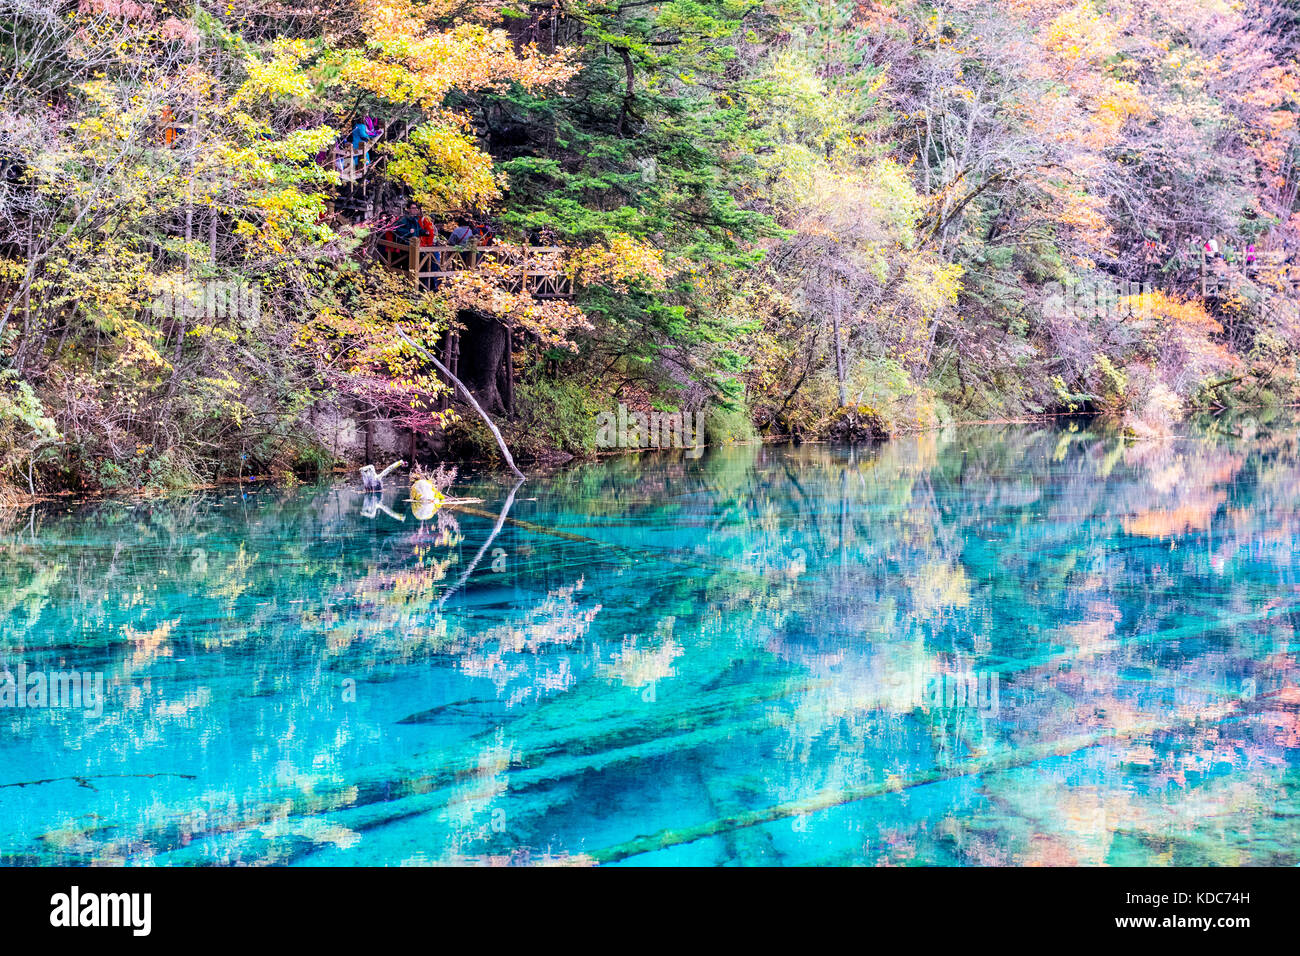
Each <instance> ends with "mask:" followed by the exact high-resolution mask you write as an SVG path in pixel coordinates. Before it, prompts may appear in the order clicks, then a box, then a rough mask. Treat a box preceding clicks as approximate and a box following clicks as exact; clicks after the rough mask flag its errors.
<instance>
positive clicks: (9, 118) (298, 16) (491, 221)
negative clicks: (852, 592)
mask: <svg viewBox="0 0 1300 956" xmlns="http://www.w3.org/2000/svg"><path fill="white" fill-rule="evenodd" d="M1298 54H1300V0H1236V2H1227V0H1166V2H1163V3H1160V4H1148V3H1142V2H1135V0H1040V2H1034V3H1030V2H1022V0H998V2H993V0H933V2H919V0H880V2H866V0H862V2H849V0H821V2H812V0H535V2H524V0H317V2H311V0H304V2H303V3H288V2H279V0H228V2H223V0H187V2H173V0H157V2H149V3H146V2H136V0H64V2H61V0H0V116H2V117H3V121H2V122H0V499H4V498H9V499H13V500H18V499H22V498H26V497H38V496H41V495H48V494H55V493H63V492H70V493H77V494H98V493H105V492H122V491H140V490H145V491H156V490H167V489H174V488H186V487H196V486H201V485H204V484H208V483H212V482H217V481H230V480H241V481H248V480H261V479H274V480H282V481H292V480H303V479H308V478H311V477H315V476H319V475H322V474H328V473H330V472H331V471H332V470H333V469H335V468H338V467H345V466H346V467H354V466H356V465H358V464H361V463H374V464H378V465H383V464H387V463H388V462H389V461H391V460H393V459H396V458H399V457H400V458H402V459H404V460H405V461H406V462H408V463H410V464H412V465H414V466H415V467H417V468H419V467H425V468H427V467H431V466H432V465H433V463H435V462H439V461H464V460H490V459H494V458H496V457H497V456H498V455H499V454H500V452H499V451H498V442H497V440H496V438H495V436H494V434H493V429H499V433H500V435H501V436H502V443H503V444H504V445H506V446H508V448H509V449H510V451H511V452H512V453H513V455H514V457H515V458H517V459H519V460H520V461H521V462H524V463H539V464H552V463H558V462H563V461H566V460H569V459H573V458H586V457H591V456H593V455H595V454H596V453H597V451H598V449H597V441H596V436H597V431H598V428H597V421H598V418H600V417H601V416H602V415H606V416H608V415H612V414H613V413H614V412H615V411H616V410H618V409H619V408H621V407H622V408H630V409H633V410H639V411H642V412H645V413H651V412H659V413H663V414H673V413H679V412H680V413H683V414H687V415H699V416H702V417H701V420H702V422H703V426H702V431H703V436H704V440H705V442H706V443H707V444H710V445H718V444H726V443H733V442H758V441H777V440H798V441H819V440H826V441H835V442H861V441H868V440H876V439H880V438H885V437H887V436H889V435H893V434H898V433H901V432H907V431H915V430H924V429H931V428H936V427H940V426H943V425H945V424H948V423H953V422H977V421H1011V420H1024V419H1034V418H1037V417H1042V416H1048V415H1055V414H1072V413H1090V414H1095V415H1098V416H1101V417H1102V418H1104V419H1105V420H1106V421H1107V422H1110V423H1112V424H1113V425H1114V427H1115V428H1116V429H1117V430H1118V431H1119V432H1121V433H1123V434H1124V435H1127V436H1128V437H1129V438H1130V439H1132V440H1137V441H1143V440H1152V441H1158V440H1160V439H1161V438H1162V437H1165V436H1168V435H1169V434H1170V433H1171V431H1172V430H1173V429H1174V428H1175V427H1176V426H1177V425H1178V424H1179V422H1181V421H1183V420H1184V419H1186V418H1187V417H1189V416H1190V415H1193V414H1195V413H1199V412H1204V411H1214V410H1218V409H1225V408H1230V407H1248V406H1279V405H1285V404H1290V403H1293V402H1295V401H1296V400H1297V398H1298V397H1300V369H1298V368H1297V365H1296V354H1297V353H1296V350H1297V346H1298V345H1300V305H1298V300H1297V289H1298V288H1300V197H1298V193H1300V168H1298V164H1300V131H1298V129H1297V119H1298V118H1300V56H1298ZM458 383H459V384H458ZM489 423H491V424H489Z"/></svg>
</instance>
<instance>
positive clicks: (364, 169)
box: [329, 143, 374, 183]
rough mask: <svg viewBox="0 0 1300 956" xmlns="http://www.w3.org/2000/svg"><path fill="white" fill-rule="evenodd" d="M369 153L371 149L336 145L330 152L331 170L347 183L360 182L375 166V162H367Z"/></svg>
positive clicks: (350, 145) (347, 144)
mask: <svg viewBox="0 0 1300 956" xmlns="http://www.w3.org/2000/svg"><path fill="white" fill-rule="evenodd" d="M369 151H370V147H367V146H353V145H352V144H351V143H346V144H344V145H341V146H340V145H335V147H334V148H333V150H331V152H330V160H329V162H330V169H332V170H334V171H335V172H336V173H338V174H339V176H340V177H342V179H343V181H344V182H345V183H356V182H360V181H361V180H363V179H365V176H366V173H368V172H369V171H370V167H371V166H373V165H374V162H373V161H371V162H367V161H366V154H367V153H369Z"/></svg>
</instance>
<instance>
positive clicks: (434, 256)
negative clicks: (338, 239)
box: [376, 239, 573, 299]
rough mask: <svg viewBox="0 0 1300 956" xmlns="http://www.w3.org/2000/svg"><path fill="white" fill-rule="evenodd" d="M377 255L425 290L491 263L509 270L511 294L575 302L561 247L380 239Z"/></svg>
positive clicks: (571, 282)
mask: <svg viewBox="0 0 1300 956" xmlns="http://www.w3.org/2000/svg"><path fill="white" fill-rule="evenodd" d="M376 255H377V256H378V258H379V260H380V261H381V262H383V263H384V264H385V265H388V266H390V267H392V268H394V269H402V270H404V271H406V272H409V273H410V274H412V275H414V276H415V277H416V278H417V280H418V281H419V283H420V288H421V289H425V290H429V289H436V288H438V286H439V285H441V284H442V283H443V282H444V281H445V280H447V279H450V278H451V277H452V276H455V275H456V274H457V273H460V272H464V271H466V270H470V269H478V268H479V267H480V266H482V265H483V264H484V263H485V262H489V261H491V262H498V263H501V264H502V265H505V266H506V267H508V270H509V271H508V273H507V275H508V277H509V279H508V285H507V287H508V288H509V290H510V291H511V292H520V291H526V292H530V293H532V295H533V297H534V298H537V299H571V298H573V280H572V279H571V278H570V277H569V276H568V274H566V273H565V271H564V258H563V255H564V250H563V249H561V248H559V247H558V246H530V245H508V244H503V245H496V244H493V245H490V246H441V245H439V246H422V245H420V242H419V240H418V239H416V240H413V241H411V242H393V241H391V240H388V239H380V240H379V242H378V243H377V245H376Z"/></svg>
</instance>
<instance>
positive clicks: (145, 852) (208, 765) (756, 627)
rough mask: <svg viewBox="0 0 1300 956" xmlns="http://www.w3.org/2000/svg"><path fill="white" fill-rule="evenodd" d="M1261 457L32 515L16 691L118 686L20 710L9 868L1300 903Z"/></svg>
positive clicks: (632, 483)
mask: <svg viewBox="0 0 1300 956" xmlns="http://www.w3.org/2000/svg"><path fill="white" fill-rule="evenodd" d="M1234 430H1235V429H1234ZM1237 431H1238V434H1236V435H1234V434H1229V433H1228V432H1227V430H1226V429H1225V428H1224V427H1219V428H1216V429H1209V430H1204V429H1203V430H1195V431H1190V432H1189V433H1188V434H1187V435H1185V436H1183V437H1181V438H1179V439H1177V440H1174V441H1170V442H1163V443H1144V444H1133V443H1127V444H1126V443H1125V442H1124V441H1123V440H1122V439H1120V438H1118V437H1116V436H1114V435H1110V434H1106V433H1105V432H1103V431H1101V430H1098V429H1095V428H1094V427H1093V426H1089V425H1087V424H1073V425H1069V426H1062V427H1059V428H1029V427H978V428H976V427H968V428H959V429H950V430H948V431H945V432H942V433H936V434H930V435H923V436H920V437H912V438H901V439H898V440H895V441H893V442H890V443H888V444H886V445H884V446H882V447H879V448H873V449H859V450H856V451H851V450H847V449H842V450H841V449H830V448H826V447H808V446H805V447H803V448H771V447H767V448H764V447H757V446H752V447H736V448H728V449H716V450H711V451H709V452H708V453H706V454H705V455H704V457H703V458H701V459H699V460H690V459H685V458H681V457H674V456H673V455H671V454H664V455H662V456H653V457H651V456H646V457H642V458H640V459H637V458H622V459H617V460H612V461H606V462H603V463H599V464H593V465H587V466H582V467H578V468H574V469H569V470H564V471H561V472H559V473H557V474H555V475H552V476H550V477H543V478H534V479H532V480H530V481H529V482H528V483H527V484H525V485H523V486H522V487H521V488H519V489H518V491H517V492H516V493H515V495H514V497H513V500H509V493H510V489H509V487H508V486H505V485H503V484H501V483H500V481H499V480H493V479H491V478H479V479H474V480H468V481H462V482H460V483H458V485H457V487H456V488H455V492H456V493H458V494H461V495H465V496H477V497H480V498H482V499H483V503H482V504H481V505H478V506H475V507H474V508H472V509H464V508H456V509H444V510H443V511H442V512H441V513H440V514H439V515H438V516H435V517H434V518H431V519H429V520H423V521H422V520H419V519H418V518H417V517H416V516H415V515H414V514H412V512H411V505H410V503H409V502H407V501H405V500H404V499H405V496H406V489H405V487H392V488H390V489H389V490H388V491H387V492H386V494H385V496H384V499H383V503H384V504H385V505H386V506H387V507H388V508H390V509H391V510H392V511H393V512H394V513H395V514H397V515H401V516H403V517H404V520H398V519H397V518H395V517H392V516H390V515H389V514H387V513H385V512H384V511H383V510H376V509H374V508H373V507H370V508H367V507H366V505H365V499H364V497H363V496H362V495H361V494H360V493H359V492H357V491H355V490H353V488H351V487H349V486H347V485H335V486H330V487H323V488H322V487H300V488H297V489H292V490H283V489H273V488H257V489H256V490H251V489H234V490H226V491H223V492H220V493H209V494H200V495H194V496H187V497H183V498H178V499H173V500H165V501H159V500H152V501H105V502H98V503H92V504H85V505H79V506H74V505H57V506H50V507H46V508H41V509H38V510H36V511H33V512H30V513H29V512H18V513H9V514H6V515H5V516H4V517H3V518H0V560H2V561H3V564H2V565H0V664H2V665H3V669H7V670H8V671H9V672H11V673H15V672H17V670H18V668H19V667H20V666H21V667H25V668H26V673H36V674H47V675H48V674H50V673H53V672H75V673H84V674H101V675H102V676H103V680H104V681H105V684H104V700H103V707H102V713H101V714H99V715H98V716H96V715H95V714H94V713H93V711H91V710H90V709H89V708H88V707H86V706H84V701H83V702H82V704H83V706H81V707H80V708H78V707H76V706H70V707H52V706H44V707H23V708H18V707H16V706H15V707H4V708H0V859H2V860H3V861H5V862H9V863H74V864H75V863H99V862H115V863H130V864H204V863H279V864H296V865H317V864H400V863H481V862H495V863H502V862H509V863H534V864H535V863H547V862H551V863H563V862H576V863H584V862H593V861H595V862H602V863H608V864H703V865H719V864H732V865H753V864H944V865H963V864H1031V863H1048V864H1074V863H1079V864H1103V863H1108V864H1138V863H1143V864H1145V863H1151V864H1294V863H1296V862H1298V858H1300V841H1298V840H1297V836H1298V835H1300V789H1298V785H1300V775H1298V774H1297V768H1298V767H1300V714H1298V711H1300V689H1298V688H1297V685H1298V684H1300V666H1298V665H1297V662H1296V656H1295V654H1296V641H1297V638H1296V626H1297V623H1298V622H1300V617H1298V616H1297V612H1298V611H1300V589H1298V572H1300V552H1298V550H1297V541H1298V540H1300V539H1297V533H1298V531H1297V529H1298V528H1300V446H1298V445H1297V431H1296V428H1295V427H1294V426H1293V425H1291V424H1290V423H1275V424H1272V425H1268V424H1264V425H1259V426H1258V427H1257V428H1256V427H1253V426H1248V427H1247V429H1246V431H1245V433H1244V434H1242V433H1240V431H1239V430H1237ZM2 679H3V672H2V671H0V680H2Z"/></svg>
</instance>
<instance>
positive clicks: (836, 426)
mask: <svg viewBox="0 0 1300 956" xmlns="http://www.w3.org/2000/svg"><path fill="white" fill-rule="evenodd" d="M826 437H827V438H828V439H830V440H831V441H832V442H834V443H835V444H837V445H861V444H863V443H865V442H872V441H880V440H881V439H884V438H888V437H889V426H888V425H887V424H886V423H885V420H884V418H882V417H881V415H880V413H879V412H877V411H876V410H875V409H874V408H872V407H871V406H870V405H846V406H845V407H844V408H841V409H839V410H838V411H836V412H835V414H834V415H832V416H831V418H830V421H829V422H828V423H827V425H826Z"/></svg>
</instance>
